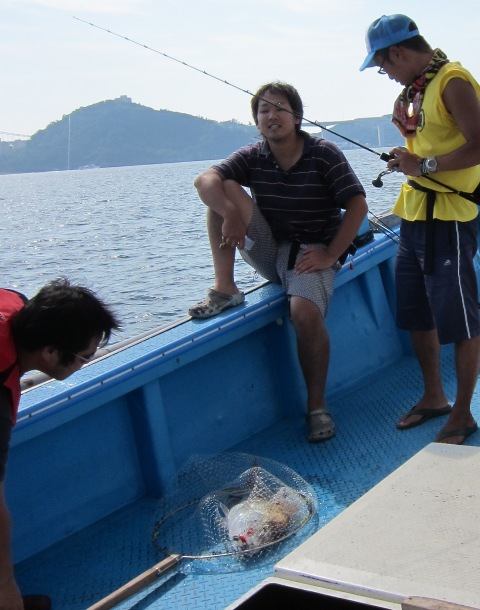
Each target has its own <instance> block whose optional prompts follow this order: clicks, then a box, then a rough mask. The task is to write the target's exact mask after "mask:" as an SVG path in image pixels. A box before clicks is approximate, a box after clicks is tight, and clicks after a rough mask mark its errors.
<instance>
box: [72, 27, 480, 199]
mask: <svg viewBox="0 0 480 610" xmlns="http://www.w3.org/2000/svg"><path fill="white" fill-rule="evenodd" d="M73 18H74V19H76V20H77V21H80V22H81V23H85V24H86V25H90V26H91V27H93V28H96V29H97V30H101V31H102V32H106V33H107V34H111V35H112V36H116V37H117V38H121V39H122V40H126V41H127V42H130V43H132V44H135V45H137V46H139V47H142V48H143V49H146V50H147V51H152V52H153V53H156V54H157V55H162V56H163V57H166V58H167V59H170V60H172V61H174V62H176V63H179V64H181V65H182V66H185V67H187V68H190V69H191V70H195V72H199V73H200V74H203V75H205V76H208V77H210V78H213V79H214V80H216V81H219V82H221V83H223V84H225V85H228V86H229V87H233V88H234V89H237V91H241V92H242V93H246V94H247V95H250V96H251V97H255V93H252V91H249V90H248V89H243V88H242V87H240V86H238V85H235V84H234V83H231V82H229V81H227V80H225V79H223V78H220V77H219V76H215V75H214V74H211V73H209V72H207V71H206V70H202V69H201V68H197V67H196V66H193V65H191V64H189V63H187V62H186V61H183V60H181V59H178V58H176V57H173V56H172V55H169V54H168V53H165V52H163V51H158V50H157V49H153V48H152V47H149V46H148V45H146V44H143V43H142V42H138V41H137V40H133V39H132V38H128V37H127V36H124V35H123V34H118V33H117V32H114V31H112V30H109V29H107V28H104V27H102V26H100V25H97V24H96V23H92V22H91V21H86V20H85V19H80V17H75V16H74V17H73ZM258 99H260V100H261V101H266V102H268V100H265V99H264V98H261V97H259V98H258ZM269 103H270V102H269ZM284 110H286V111H287V112H290V114H293V115H294V116H298V113H296V112H293V111H292V110H288V109H287V108H284ZM299 118H300V119H302V120H303V121H305V122H307V123H310V125H314V126H315V127H319V128H320V129H323V130H325V131H327V132H328V133H331V134H333V135H335V136H337V137H339V138H341V139H342V140H345V141H346V142H350V144H353V145H354V146H358V147H359V148H363V149H364V150H366V151H368V152H371V153H373V154H374V155H377V156H378V157H380V159H381V160H382V161H385V162H388V161H391V160H392V159H394V158H395V157H394V156H392V155H390V154H388V153H385V152H382V153H381V152H378V151H377V150H374V149H373V148H370V147H368V146H365V145H364V144H361V143H360V142H356V141H355V140H352V139H351V138H348V137H347V136H345V135H342V134H341V133H338V132H336V131H334V130H333V129H330V128H329V127H325V126H324V125H321V124H320V123H319V122H318V121H312V120H311V119H308V118H306V117H299ZM394 171H396V170H395V169H393V168H390V169H387V170H384V171H383V172H380V174H379V175H378V176H377V178H376V179H375V180H373V181H372V184H373V186H376V187H381V186H383V182H382V180H381V178H382V177H383V176H385V175H387V174H390V173H392V172H394ZM423 178H426V179H427V180H430V181H431V182H434V183H436V184H438V185H439V186H442V187H443V188H446V189H448V190H449V191H450V192H451V193H454V194H456V195H459V196H460V197H463V198H464V199H468V200H469V201H472V202H473V203H475V204H477V205H480V184H479V185H478V187H477V188H476V189H475V190H474V191H473V193H467V192H465V191H459V190H456V189H454V188H452V187H451V186H448V185H447V184H444V183H443V182H440V181H439V180H436V179H435V178H432V177H431V176H428V175H427V176H423Z"/></svg>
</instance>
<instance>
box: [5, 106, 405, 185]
mask: <svg viewBox="0 0 480 610" xmlns="http://www.w3.org/2000/svg"><path fill="white" fill-rule="evenodd" d="M327 127H329V125H327ZM331 128H332V129H334V131H336V132H337V133H341V134H343V135H345V136H347V137H348V138H350V139H352V140H354V141H357V142H361V143H362V144H364V145H366V146H369V147H374V146H378V145H379V135H380V141H381V145H382V146H383V147H391V146H395V145H397V144H401V143H402V141H403V139H402V138H401V136H400V134H399V132H397V130H396V129H395V127H394V126H393V125H392V124H391V121H390V117H389V116H384V117H379V118H367V119H355V120H353V121H342V122H338V123H336V124H334V125H331ZM323 137H326V138H327V139H329V140H332V141H334V142H336V143H337V144H338V145H339V146H340V147H342V148H355V146H354V145H353V144H350V143H348V142H345V140H343V139H342V138H339V137H338V136H335V135H333V134H331V133H329V132H326V131H323ZM257 139H258V132H257V129H256V127H255V126H254V125H243V124H241V123H238V122H237V121H234V120H232V121H226V122H222V123H219V122H217V121H212V120H208V119H204V118H201V117H194V116H191V115H188V114H182V113H179V112H172V111H169V110H154V109H153V108H148V107H146V106H142V105H141V104H136V103H133V102H132V100H131V99H130V98H129V97H127V96H121V97H120V98H117V99H115V100H107V101H103V102H99V103H97V104H93V105H91V106H87V107H85V108H79V109H78V110H75V111H74V112H72V113H71V114H70V115H64V116H63V118H62V119H61V120H59V121H55V122H54V123H51V124H50V125H48V126H47V127H46V128H45V129H42V130H40V131H37V133H35V134H34V135H33V136H32V137H31V138H30V139H29V140H26V141H21V140H17V141H15V142H0V174H7V173H21V172H42V171H54V170H65V169H79V168H82V167H91V166H98V167H115V166H125V165H148V164H152V163H171V162H177V161H199V160H205V159H222V158H224V157H226V156H228V155H229V154H230V153H231V152H233V151H234V150H236V149H237V148H240V147H241V146H245V145H246V144H249V143H251V142H254V141H257Z"/></svg>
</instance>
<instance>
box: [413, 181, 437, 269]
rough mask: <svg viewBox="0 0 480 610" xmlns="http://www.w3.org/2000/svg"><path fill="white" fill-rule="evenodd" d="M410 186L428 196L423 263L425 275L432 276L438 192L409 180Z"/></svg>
mask: <svg viewBox="0 0 480 610" xmlns="http://www.w3.org/2000/svg"><path fill="white" fill-rule="evenodd" d="M408 184H409V185H410V186H411V187H413V188H414V189H416V190H417V191H422V192H423V193H426V195H427V211H426V216H425V259H424V261H423V274H424V275H432V273H433V255H434V253H435V252H434V251H435V223H434V222H433V208H434V207H435V199H436V197H437V191H434V190H432V189H429V188H427V187H425V186H421V185H420V184H418V182H415V181H414V180H409V181H408Z"/></svg>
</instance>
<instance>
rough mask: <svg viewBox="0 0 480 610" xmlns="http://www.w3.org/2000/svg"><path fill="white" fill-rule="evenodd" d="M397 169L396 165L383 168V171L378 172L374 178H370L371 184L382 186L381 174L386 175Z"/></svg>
mask: <svg viewBox="0 0 480 610" xmlns="http://www.w3.org/2000/svg"><path fill="white" fill-rule="evenodd" d="M397 171H398V169H397V168H396V167H391V168H389V169H385V170H383V172H380V173H379V174H378V176H377V177H376V178H375V180H372V184H373V186H376V187H377V188H380V187H382V186H383V180H382V178H383V176H386V175H387V174H393V173H394V172H397Z"/></svg>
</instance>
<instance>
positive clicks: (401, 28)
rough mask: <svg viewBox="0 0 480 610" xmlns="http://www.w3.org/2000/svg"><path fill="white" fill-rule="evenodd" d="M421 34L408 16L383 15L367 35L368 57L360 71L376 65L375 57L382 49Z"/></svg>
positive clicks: (373, 24) (369, 29)
mask: <svg viewBox="0 0 480 610" xmlns="http://www.w3.org/2000/svg"><path fill="white" fill-rule="evenodd" d="M419 34H420V32H419V31H418V28H417V26H416V24H415V22H414V21H412V20H411V19H410V17H407V16H406V15H383V16H382V17H380V18H379V19H376V20H375V21H374V22H373V23H372V25H371V26H370V27H369V28H368V30H367V33H366V35H365V42H366V45H367V51H368V55H367V57H366V59H365V61H364V62H363V64H362V65H361V66H360V71H362V70H365V68H373V67H374V66H375V65H376V64H375V60H374V56H375V53H376V52H377V51H380V49H386V48H387V47H391V46H392V45H394V44H398V43H399V42H403V41H404V40H408V39H409V38H413V37H414V36H418V35H419Z"/></svg>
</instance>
